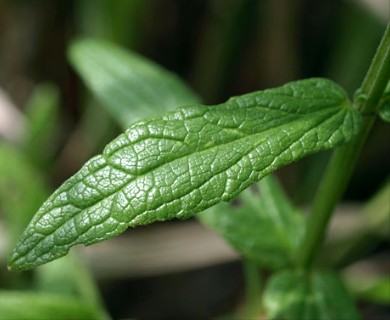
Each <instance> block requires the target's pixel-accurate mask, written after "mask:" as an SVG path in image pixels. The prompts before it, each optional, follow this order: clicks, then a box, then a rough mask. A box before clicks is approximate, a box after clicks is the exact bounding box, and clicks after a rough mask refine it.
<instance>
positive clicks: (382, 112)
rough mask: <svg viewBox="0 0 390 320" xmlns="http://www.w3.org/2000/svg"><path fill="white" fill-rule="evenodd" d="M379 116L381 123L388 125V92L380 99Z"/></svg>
mask: <svg viewBox="0 0 390 320" xmlns="http://www.w3.org/2000/svg"><path fill="white" fill-rule="evenodd" d="M379 116H380V117H381V118H382V120H383V121H385V122H389V123H390V92H387V93H385V95H384V96H383V97H382V100H381V108H380V109H379Z"/></svg>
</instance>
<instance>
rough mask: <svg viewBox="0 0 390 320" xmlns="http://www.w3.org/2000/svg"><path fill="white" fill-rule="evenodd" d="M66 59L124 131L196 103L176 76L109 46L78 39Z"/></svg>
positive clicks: (196, 99) (132, 54) (131, 53)
mask: <svg viewBox="0 0 390 320" xmlns="http://www.w3.org/2000/svg"><path fill="white" fill-rule="evenodd" d="M68 56H69V60H70V62H71V64H72V66H73V67H74V68H75V69H76V71H77V72H78V73H79V75H80V76H81V77H82V79H83V80H84V82H85V84H86V85H87V87H88V88H89V89H90V90H91V91H92V92H93V94H94V95H95V96H97V97H98V99H99V100H100V101H102V102H103V105H104V106H105V107H106V108H107V110H108V112H109V113H110V114H111V115H112V117H113V118H114V119H115V120H116V121H117V122H118V123H119V124H120V125H121V126H122V128H124V129H127V127H128V126H129V124H130V123H131V122H132V121H134V120H138V119H140V118H144V117H148V116H151V115H159V114H163V113H164V112H167V111H170V110H172V108H174V107H177V106H181V105H185V104H190V103H197V102H199V98H198V97H197V95H196V94H195V93H194V92H193V91H192V90H191V89H190V88H188V87H187V86H186V85H185V84H184V82H182V81H181V80H180V79H179V78H178V77H177V76H176V75H174V74H173V73H171V72H169V71H167V70H165V69H163V68H162V67H160V66H158V65H157V64H156V63H154V62H152V61H150V60H148V59H146V58H144V57H141V56H139V55H138V54H136V53H135V52H131V51H125V50H123V49H122V48H120V47H119V46H117V45H115V44H113V43H110V42H107V41H104V40H97V39H88V38H86V39H79V40H76V41H74V42H73V43H72V44H71V46H70V47H69V52H68Z"/></svg>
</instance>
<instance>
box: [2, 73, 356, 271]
mask: <svg viewBox="0 0 390 320" xmlns="http://www.w3.org/2000/svg"><path fill="white" fill-rule="evenodd" d="M360 122H361V119H360V116H359V114H358V113H357V112H356V111H355V110H354V109H352V108H351V107H350V104H349V102H348V101H347V99H346V96H345V93H344V91H343V90H342V89H341V88H340V87H338V86H337V85H336V84H334V83H333V82H331V81H329V80H325V79H310V80H303V81H297V82H292V83H289V84H287V85H285V86H283V87H280V88H275V89H270V90H265V91H258V92H254V93H250V94H246V95H243V96H240V97H235V98H232V99H230V100H228V101H227V102H226V103H223V104H220V105H216V106H203V105H194V106H188V107H183V108H179V109H177V110H176V111H175V112H172V113H168V114H167V115H165V116H163V117H157V118H152V119H148V120H144V121H139V122H136V123H134V124H133V125H132V126H130V128H129V129H128V130H127V131H126V132H125V133H124V134H121V135H120V136H119V137H118V138H117V139H115V140H114V141H113V142H111V143H110V144H108V145H107V147H106V148H105V150H104V151H103V153H102V154H101V155H99V156H96V157H94V158H92V159H91V160H90V161H88V162H87V163H86V164H85V165H84V167H83V168H82V169H81V170H80V171H79V172H78V173H76V174H75V175H74V176H73V177H71V178H70V179H69V180H68V181H66V182H65V183H64V184H63V185H62V186H61V187H60V188H59V189H58V190H57V191H56V192H54V194H53V195H52V196H51V197H50V198H49V199H48V200H47V201H46V202H45V203H44V204H43V205H42V207H41V208H40V210H39V211H38V213H37V214H36V215H35V217H34V218H33V220H32V221H31V223H30V225H29V226H28V227H27V229H26V231H25V233H24V234H23V236H22V238H21V239H20V241H19V243H18V245H17V246H16V248H15V249H14V251H13V252H12V254H11V256H10V259H9V265H10V267H11V268H15V269H28V268H32V267H34V266H37V265H39V264H42V263H44V262H47V261H50V260H53V259H55V258H58V257H60V256H63V255H65V254H66V253H67V252H68V250H69V248H70V247H71V246H73V245H75V244H79V243H83V244H86V245H89V244H92V243H96V242H99V241H102V240H106V239H109V238H111V237H113V236H115V235H118V234H120V233H122V232H123V231H124V230H126V228H127V227H129V226H137V225H142V224H148V223H152V222H154V221H163V220H168V219H172V218H188V217H190V216H192V215H194V214H195V213H197V212H200V211H202V210H205V209H207V208H209V207H211V206H213V205H215V204H217V203H218V202H220V201H229V200H231V199H232V198H233V197H235V196H236V195H238V194H239V193H240V192H241V191H243V190H244V189H246V188H247V187H248V186H250V185H251V184H252V183H253V182H255V181H258V180H260V179H261V178H262V177H264V176H266V175H268V174H269V173H271V172H272V171H274V170H276V169H278V168H280V167H282V166H284V165H287V164H288V163H291V162H293V161H295V160H298V159H300V158H302V157H304V156H305V155H308V154H311V153H314V152H317V151H320V150H324V149H329V148H332V147H335V146H337V145H339V144H341V143H344V142H346V141H348V140H349V139H350V138H351V137H352V136H353V135H354V134H355V133H356V132H357V130H358V129H359V125H360Z"/></svg>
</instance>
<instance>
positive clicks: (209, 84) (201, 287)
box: [0, 0, 390, 319]
mask: <svg viewBox="0 0 390 320" xmlns="http://www.w3.org/2000/svg"><path fill="white" fill-rule="evenodd" d="M389 16H390V3H389V1H388V0H371V1H370V0H315V1H313V0H296V1H291V0H278V1H272V0H191V1H184V0H111V1H110V0H78V1H74V0H73V1H61V0H50V1H49V0H47V1H45V0H30V1H26V0H1V1H0V142H1V143H2V144H1V146H2V147H1V148H2V149H3V150H2V152H1V153H0V259H1V260H0V261H1V268H0V281H1V283H0V286H1V287H2V288H3V289H4V288H20V289H24V288H26V287H28V286H29V285H30V284H31V278H33V277H35V276H36V275H34V274H32V273H26V274H24V275H23V276H22V278H23V279H20V275H18V276H15V275H10V274H9V273H7V271H6V267H5V259H6V254H7V252H8V251H7V250H9V249H8V247H9V246H10V245H11V244H12V243H14V241H15V240H16V239H14V238H17V236H18V235H19V234H20V232H21V230H23V226H25V224H26V223H27V221H29V219H30V218H31V216H32V215H33V214H34V213H35V211H36V209H37V208H38V207H39V206H40V204H41V203H42V201H43V200H44V199H45V197H46V196H47V194H48V193H50V192H51V191H53V189H54V188H55V187H57V186H59V184H61V183H62V182H63V181H64V180H65V179H66V178H68V177H69V176H70V175H72V174H73V173H75V172H76V171H77V170H78V169H79V168H80V166H81V165H82V164H83V163H84V162H85V161H86V160H87V159H89V158H90V157H91V156H93V155H95V154H97V153H100V152H101V150H102V148H103V147H104V145H105V144H107V143H108V142H109V141H111V140H112V139H113V138H114V137H115V136H116V135H118V134H119V133H120V132H121V128H120V126H119V125H118V124H117V123H116V121H115V120H114V119H113V118H111V117H110V115H109V113H108V112H107V111H106V109H105V108H103V107H102V105H101V102H99V101H98V100H96V99H95V98H94V97H92V95H91V94H90V92H89V91H88V90H87V89H86V88H85V86H84V84H83V83H82V81H81V80H80V78H79V77H78V75H77V74H76V72H75V71H74V70H73V69H72V67H71V66H70V64H69V62H68V59H67V48H68V46H69V44H70V42H71V41H72V40H73V39H75V38H76V37H80V36H86V37H97V38H103V39H107V40H109V41H112V42H114V43H116V44H118V45H120V46H122V47H124V48H127V49H129V50H133V51H135V52H138V53H139V54H141V55H143V56H145V57H147V58H149V59H150V60H153V61H155V62H156V63H158V64H159V65H161V66H163V67H164V68H166V69H168V70H170V71H172V72H173V73H175V74H177V75H178V76H179V77H180V78H182V79H183V80H184V81H185V82H186V83H187V84H188V85H189V86H190V87H191V88H193V90H194V91H195V92H197V93H198V94H199V96H200V97H201V99H202V101H203V102H205V103H207V104H214V103H220V102H223V101H225V100H226V99H228V98H229V97H231V96H234V95H239V94H243V93H246V92H250V91H255V90H260V89H264V88H269V87H273V86H278V85H282V84H284V83H285V82H288V81H291V80H296V79H301V78H307V77H328V78H330V79H332V80H334V81H336V82H337V83H339V84H341V85H342V86H343V87H344V88H345V89H346V90H347V92H348V94H349V96H350V98H352V97H353V94H354V92H355V90H356V89H357V88H358V87H359V85H360V83H361V81H362V79H363V77H364V75H365V72H366V70H367V68H368V66H369V64H370V61H371V58H372V57H373V54H374V52H375V49H376V46H377V44H378V43H379V40H380V38H381V36H382V34H383V31H384V29H385V26H386V23H387V22H388V20H389ZM389 137H390V131H389V126H388V125H385V124H384V123H383V122H381V121H377V123H376V126H375V128H374V130H373V131H372V133H371V135H370V137H369V140H368V143H367V145H366V147H365V149H364V150H363V153H362V156H361V159H360V161H359V163H358V165H357V168H356V171H355V174H354V176H353V178H352V181H351V183H350V186H349V188H348V190H347V193H346V195H345V198H344V200H345V203H348V205H346V206H345V207H343V208H342V210H341V211H343V212H348V213H350V212H352V215H353V212H354V210H355V209H356V208H359V206H360V205H361V203H363V202H364V201H366V200H368V199H370V198H371V197H372V196H373V195H374V194H375V193H376V192H377V191H378V190H379V189H380V187H381V186H382V185H384V184H385V183H386V181H387V179H388V176H389V160H390V159H389V157H390V143H389ZM328 156H329V155H328V154H327V153H321V154H318V155H314V156H311V157H309V158H307V159H304V160H302V161H300V162H298V163H295V164H292V165H290V166H288V167H287V168H285V169H282V170H281V171H280V172H279V178H280V180H281V181H282V184H283V185H284V187H285V188H286V190H287V192H288V193H289V194H290V195H291V196H292V197H293V199H294V202H295V203H296V204H297V205H300V206H303V207H305V206H307V205H308V204H309V203H310V201H311V199H312V197H313V191H315V189H316V186H317V184H318V181H319V179H320V177H321V175H322V173H323V170H324V168H325V164H326V161H327V159H328ZM389 197H390V195H389ZM385 209H386V208H385ZM346 216H348V217H349V215H348V214H346ZM343 217H344V216H343ZM348 217H347V218H346V220H345V221H346V223H345V224H342V226H343V228H350V226H351V224H353V223H352V222H351V221H353V217H352V220H351V219H349V218H348ZM340 219H344V218H340ZM13 220H17V222H12V221H13ZM343 221H344V220H343ZM386 223H388V222H386ZM336 225H338V226H340V223H336ZM387 227H388V224H387ZM388 230H389V229H388ZM333 231H334V234H335V237H336V238H337V234H340V233H343V232H344V229H341V230H339V229H337V228H334V230H333ZM389 232H390V230H389ZM371 236H372V235H371ZM178 239H180V240H178ZM368 242H369V244H368V245H367V243H368ZM364 243H365V245H364V246H365V247H364V248H363V249H362V248H361V247H358V249H359V250H357V251H358V253H356V252H355V251H356V250H355V251H353V254H351V256H350V257H348V259H347V260H348V261H344V262H343V263H344V264H347V262H348V263H353V262H355V261H357V260H359V259H361V258H365V259H368V260H367V261H368V262H367V261H366V263H369V262H370V261H375V263H374V267H373V265H372V264H371V265H370V264H369V265H368V266H367V264H365V265H363V267H360V268H363V269H364V268H366V269H364V270H365V272H373V271H372V270H373V268H374V271H375V272H377V271H378V270H380V272H382V273H385V274H386V273H387V274H388V272H389V268H390V266H389V255H388V252H389V251H388V245H389V238H388V237H387V236H380V237H379V236H375V235H374V236H372V237H371V238H369V240H367V239H365V241H364ZM360 249H361V250H360ZM82 250H83V252H82V257H81V258H79V259H82V260H83V261H84V260H85V262H86V264H87V265H88V266H89V268H90V269H91V270H92V274H93V277H94V278H95V279H96V281H97V284H98V287H99V289H100V291H101V294H102V297H103V300H104V302H105V304H106V306H107V308H108V310H109V313H110V314H111V315H112V316H113V317H114V318H115V319H117V318H124V317H134V318H139V319H209V318H211V317H215V316H218V315H223V314H228V313H230V312H232V310H233V309H234V308H236V307H239V305H240V301H241V300H242V298H243V295H244V286H243V270H242V267H241V264H240V261H239V257H238V255H237V254H236V253H235V252H234V251H233V250H232V249H231V248H230V247H229V246H228V245H227V244H225V243H224V242H223V241H222V240H221V239H219V238H218V237H217V236H216V235H215V234H214V233H213V232H212V231H211V230H208V229H205V228H204V227H202V226H201V225H200V224H198V223H197V222H196V221H195V220H194V219H193V220H189V221H184V222H181V221H180V222H178V221H173V222H168V223H164V224H157V225H153V226H150V227H141V228H138V229H136V230H131V232H127V233H125V234H124V235H123V236H120V237H118V238H116V239H113V240H111V241H108V242H104V243H102V244H99V245H96V246H93V247H91V248H86V249H82ZM373 257H374V258H373ZM372 259H374V260H372ZM377 261H379V262H377ZM355 268H359V266H358V267H356V266H355ZM378 272H379V271H378ZM389 295H390V292H389ZM359 306H360V308H361V310H362V312H363V313H364V314H367V315H370V314H374V315H377V317H378V318H380V317H381V316H383V317H385V316H386V315H389V312H390V308H389V306H388V305H387V306H386V304H383V303H378V302H377V301H373V300H372V299H371V300H370V299H368V302H367V299H366V300H364V299H363V300H362V301H361V302H360V304H359Z"/></svg>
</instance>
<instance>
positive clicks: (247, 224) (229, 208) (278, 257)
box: [198, 175, 305, 269]
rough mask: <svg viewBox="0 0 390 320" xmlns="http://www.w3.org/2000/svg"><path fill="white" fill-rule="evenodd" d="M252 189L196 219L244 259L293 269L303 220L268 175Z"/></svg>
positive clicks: (268, 265)
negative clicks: (212, 230) (215, 232)
mask: <svg viewBox="0 0 390 320" xmlns="http://www.w3.org/2000/svg"><path fill="white" fill-rule="evenodd" d="M256 186H257V187H258V188H257V190H254V189H253V188H250V189H247V190H245V191H244V192H242V194H240V195H239V196H238V197H237V199H235V200H233V204H227V203H221V204H219V205H216V206H214V207H211V208H210V209H208V210H206V211H204V212H202V213H201V214H198V217H199V218H200V219H201V221H202V222H203V223H205V224H206V225H207V226H209V227H211V228H213V229H215V230H216V231H217V232H218V233H219V234H220V235H221V236H222V237H223V238H225V239H226V240H227V241H228V242H229V243H230V244H231V245H232V246H233V247H234V248H235V249H236V250H237V251H238V252H239V253H241V254H242V255H243V256H244V257H246V258H247V259H250V260H254V261H256V262H258V263H259V264H260V265H261V266H264V267H267V268H271V269H279V268H282V267H289V266H293V265H294V263H295V258H296V256H297V250H298V248H299V244H300V242H301V240H302V236H303V234H304V230H305V220H304V216H303V214H302V213H301V212H299V211H298V210H297V209H295V208H294V207H293V206H292V205H291V203H290V202H289V200H288V198H287V197H286V195H285V194H284V192H283V191H282V189H281V187H280V186H279V184H278V182H277V180H276V179H275V178H274V177H273V176H272V175H269V176H267V177H265V178H263V179H262V180H261V181H260V182H259V183H258V184H256Z"/></svg>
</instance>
